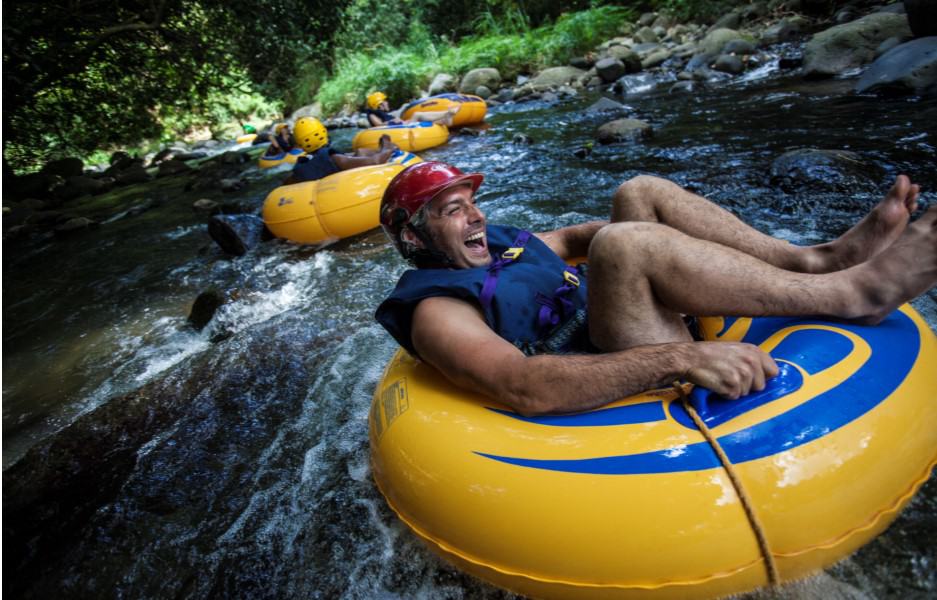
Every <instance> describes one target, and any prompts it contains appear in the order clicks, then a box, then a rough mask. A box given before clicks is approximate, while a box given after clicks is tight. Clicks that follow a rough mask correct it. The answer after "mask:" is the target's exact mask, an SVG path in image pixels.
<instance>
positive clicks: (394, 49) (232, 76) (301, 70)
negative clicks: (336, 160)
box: [3, 0, 744, 176]
mask: <svg viewBox="0 0 937 600" xmlns="http://www.w3.org/2000/svg"><path fill="white" fill-rule="evenodd" d="M742 3H744V2H739V1H736V0H721V1H717V2H706V1H702V0H644V1H635V2H619V3H599V2H595V1H594V0H593V1H589V0H571V1H564V2H560V1H553V0H482V1H474V2H472V1H459V0H403V1H399V2H393V3H388V2H378V1H377V0H308V1H303V0H251V1H250V2H247V1H245V0H131V1H115V0H110V1H108V0H90V1H83V2H81V1H75V0H71V1H65V0H55V1H38V0H28V1H25V0H19V1H11V2H4V3H3V166H4V175H5V176H6V175H8V174H10V173H12V172H14V171H15V172H18V173H22V172H28V171H32V170H35V169H37V168H39V167H40V166H41V165H42V164H43V163H44V162H45V161H47V160H49V159H51V158H58V157H63V156H79V157H82V158H85V159H86V161H87V160H89V159H90V162H94V161H95V158H97V159H98V160H102V159H103V157H106V156H107V154H109V152H110V151H112V150H113V149H116V148H126V147H132V146H137V147H139V148H144V147H145V144H147V143H149V144H150V145H151V146H152V145H158V144H160V143H165V142H168V141H171V140H174V139H178V138H179V137H181V136H183V135H185V134H186V132H190V131H192V130H193V129H195V128H205V127H207V128H209V129H210V130H211V131H212V133H213V134H214V135H216V136H221V135H226V134H227V135H230V134H232V133H233V132H232V131H231V128H232V127H236V126H237V124H238V123H239V122H240V121H244V120H247V119H249V118H255V119H257V118H259V119H273V118H275V117H277V116H278V115H281V114H286V115H288V114H290V113H291V112H292V111H293V110H294V109H296V108H298V107H300V106H303V105H308V104H311V103H313V102H319V103H320V105H321V107H322V109H323V110H324V111H326V113H327V114H331V113H334V112H335V111H338V110H340V109H342V108H345V107H353V106H357V105H360V104H361V103H362V102H363V100H364V96H365V95H366V94H367V93H368V92H369V91H373V90H374V89H382V90H384V91H385V92H387V93H388V94H389V95H390V97H391V100H392V103H393V104H394V105H399V104H400V103H402V102H404V101H406V100H408V99H410V98H412V97H413V96H414V95H416V94H418V93H419V90H420V89H421V86H422V87H424V88H425V85H426V84H427V83H428V81H429V79H430V78H432V77H433V75H435V74H436V73H438V72H441V71H445V72H449V73H451V74H453V75H459V74H461V73H464V72H465V71H467V70H469V69H471V68H475V67H478V66H494V67H498V68H499V69H502V73H503V74H506V75H507V76H511V75H512V74H513V73H521V72H530V71H532V70H535V69H537V68H539V67H543V66H548V65H551V64H562V63H563V62H564V61H566V60H568V59H569V58H570V57H571V56H574V55H575V54H576V53H582V52H584V51H587V50H590V49H591V48H593V47H594V46H595V45H596V44H597V43H600V42H601V41H604V39H608V37H612V36H614V35H615V32H616V30H617V28H618V27H619V26H620V25H621V24H622V23H623V22H624V21H626V20H628V19H634V18H636V16H637V15H639V14H640V12H641V11H644V10H659V9H665V10H669V11H671V12H673V13H675V14H677V15H678V16H680V17H682V18H690V17H693V18H703V19H705V18H711V17H712V16H714V15H718V14H719V13H720V11H722V10H725V9H726V8H727V6H728V5H732V4H742ZM234 131H236V129H235V130H234Z"/></svg>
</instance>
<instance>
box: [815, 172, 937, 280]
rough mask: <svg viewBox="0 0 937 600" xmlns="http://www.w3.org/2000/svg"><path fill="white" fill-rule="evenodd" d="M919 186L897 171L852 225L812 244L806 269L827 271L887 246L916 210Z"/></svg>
mask: <svg viewBox="0 0 937 600" xmlns="http://www.w3.org/2000/svg"><path fill="white" fill-rule="evenodd" d="M920 193H921V188H920V186H918V185H917V184H913V183H911V180H910V179H908V176H907V175H899V176H898V178H897V179H895V183H894V185H892V186H891V189H890V190H888V194H886V195H885V198H884V199H883V200H882V201H881V202H879V203H878V204H877V205H876V206H875V208H873V209H872V210H871V212H869V214H868V215H866V216H865V218H864V219H862V220H861V221H859V222H858V223H856V224H855V225H854V226H853V227H852V229H850V230H849V231H847V232H846V233H844V234H843V235H841V236H840V237H839V238H838V239H836V240H834V241H832V242H829V243H827V244H820V245H818V246H813V248H812V250H814V252H815V256H814V258H813V262H814V264H813V265H812V266H811V268H810V271H811V272H814V273H829V272H831V271H839V270H841V269H847V268H849V267H851V266H853V265H857V264H860V263H862V262H865V261H867V260H869V259H870V258H872V257H873V256H875V255H877V254H878V253H880V252H881V251H883V250H885V249H886V248H888V247H889V246H891V245H892V244H893V243H894V241H895V240H897V239H898V237H899V236H900V235H901V233H902V232H903V231H904V230H905V227H907V225H908V220H909V219H910V218H911V214H912V213H914V211H916V210H917V200H918V196H919V195H920Z"/></svg>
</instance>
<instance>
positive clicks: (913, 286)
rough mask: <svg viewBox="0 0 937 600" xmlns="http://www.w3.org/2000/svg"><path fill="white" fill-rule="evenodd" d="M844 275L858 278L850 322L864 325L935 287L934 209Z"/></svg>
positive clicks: (936, 231) (936, 243) (936, 215)
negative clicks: (882, 248) (853, 321)
mask: <svg viewBox="0 0 937 600" xmlns="http://www.w3.org/2000/svg"><path fill="white" fill-rule="evenodd" d="M896 187H897V186H896ZM892 189H894V188H892ZM886 200H887V198H886ZM850 272H851V273H850ZM847 273H850V274H852V275H854V276H856V277H857V278H858V279H857V281H858V293H857V298H856V303H855V306H856V308H857V314H856V315H854V320H856V321H857V322H860V323H866V324H876V323H878V322H880V321H881V320H882V319H884V318H885V317H887V316H888V315H889V314H890V313H891V312H892V311H893V310H895V309H896V308H898V307H899V306H900V305H902V304H903V303H905V302H907V301H909V300H911V299H912V298H915V297H917V296H918V295H920V294H923V293H924V292H926V291H927V290H929V289H930V288H932V287H934V286H935V285H937V206H932V207H930V209H928V211H927V212H926V213H924V216H922V217H921V218H920V219H918V220H917V221H915V222H913V223H911V224H910V225H908V226H907V228H906V229H905V231H904V233H903V234H902V235H901V236H900V237H899V238H898V239H897V241H895V242H894V243H893V244H892V245H891V246H889V247H888V248H887V249H885V250H884V251H882V252H880V253H878V254H876V255H875V256H874V257H872V258H871V259H870V260H869V261H868V262H866V263H863V264H861V265H858V266H856V267H855V268H854V269H850V271H847Z"/></svg>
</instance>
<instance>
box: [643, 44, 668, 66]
mask: <svg viewBox="0 0 937 600" xmlns="http://www.w3.org/2000/svg"><path fill="white" fill-rule="evenodd" d="M668 58H670V50H668V49H666V48H660V49H658V50H655V51H654V52H651V53H650V54H648V55H647V56H645V57H644V60H642V61H641V68H643V69H653V68H654V67H657V66H660V65H661V64H663V63H664V61H666V60H667V59H668Z"/></svg>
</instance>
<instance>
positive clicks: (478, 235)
mask: <svg viewBox="0 0 937 600" xmlns="http://www.w3.org/2000/svg"><path fill="white" fill-rule="evenodd" d="M484 237H485V232H484V231H479V232H478V233H473V234H472V235H470V236H468V237H467V238H465V241H466V242H474V241H475V240H480V239H483V238H484Z"/></svg>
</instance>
